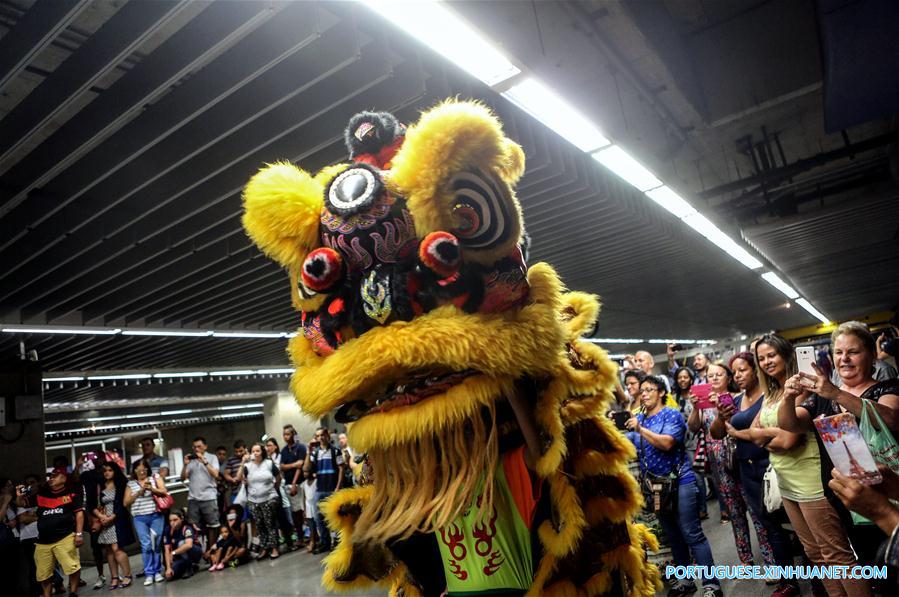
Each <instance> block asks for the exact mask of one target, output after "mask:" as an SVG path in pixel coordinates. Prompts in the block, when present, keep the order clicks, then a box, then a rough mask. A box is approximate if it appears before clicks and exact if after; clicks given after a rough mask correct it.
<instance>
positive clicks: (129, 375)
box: [87, 373, 153, 381]
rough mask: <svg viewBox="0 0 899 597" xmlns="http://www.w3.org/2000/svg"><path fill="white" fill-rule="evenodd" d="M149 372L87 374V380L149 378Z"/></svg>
mask: <svg viewBox="0 0 899 597" xmlns="http://www.w3.org/2000/svg"><path fill="white" fill-rule="evenodd" d="M151 377H153V376H152V375H150V374H149V373H126V374H122V375H88V376H87V379H88V381H108V380H111V379H150V378H151Z"/></svg>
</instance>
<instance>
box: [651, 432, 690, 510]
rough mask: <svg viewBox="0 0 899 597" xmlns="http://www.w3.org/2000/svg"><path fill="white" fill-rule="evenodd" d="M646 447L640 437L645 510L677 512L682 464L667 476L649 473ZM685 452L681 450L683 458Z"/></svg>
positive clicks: (677, 465)
mask: <svg viewBox="0 0 899 597" xmlns="http://www.w3.org/2000/svg"><path fill="white" fill-rule="evenodd" d="M644 452H645V446H644V442H643V437H642V436H641V437H640V490H641V491H642V493H643V509H644V510H645V511H646V512H653V513H655V514H661V513H674V512H677V493H678V490H679V489H680V475H679V473H680V462H681V459H678V464H676V465H675V466H674V469H673V470H672V471H671V472H670V473H668V474H667V475H656V474H654V473H652V472H650V471H649V469H648V468H647V467H646V462H645V458H644V457H645V454H644ZM684 454H685V452H684V451H683V448H681V456H683V455H684Z"/></svg>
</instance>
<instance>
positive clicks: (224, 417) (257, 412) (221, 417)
mask: <svg viewBox="0 0 899 597" xmlns="http://www.w3.org/2000/svg"><path fill="white" fill-rule="evenodd" d="M261 414H264V413H263V412H262V411H261V410H253V411H249V412H245V413H228V414H226V415H219V416H218V417H216V418H217V419H231V418H233V417H249V416H252V415H261Z"/></svg>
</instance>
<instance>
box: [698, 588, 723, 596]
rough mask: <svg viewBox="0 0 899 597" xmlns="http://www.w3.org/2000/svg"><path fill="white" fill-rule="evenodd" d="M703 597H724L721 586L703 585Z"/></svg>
mask: <svg viewBox="0 0 899 597" xmlns="http://www.w3.org/2000/svg"><path fill="white" fill-rule="evenodd" d="M702 597H724V593H723V592H721V587H718V586H715V585H706V586H704V587H702Z"/></svg>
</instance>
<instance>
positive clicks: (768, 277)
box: [762, 272, 799, 299]
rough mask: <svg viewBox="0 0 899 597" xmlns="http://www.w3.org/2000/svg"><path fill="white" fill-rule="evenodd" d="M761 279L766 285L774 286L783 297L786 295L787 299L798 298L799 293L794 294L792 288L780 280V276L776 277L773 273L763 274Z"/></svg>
mask: <svg viewBox="0 0 899 597" xmlns="http://www.w3.org/2000/svg"><path fill="white" fill-rule="evenodd" d="M762 279H763V280H764V281H765V282H767V283H768V284H770V285H771V286H774V287H775V288H777V289H778V290H780V291H781V292H782V293H784V294H785V295H787V298H789V299H795V298H799V293H798V292H796V289H794V288H793V287H792V286H790V285H789V284H787V283H786V282H784V281H783V280H781V279H780V276H778V275H777V274H775V273H774V272H765V273H764V274H762Z"/></svg>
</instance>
